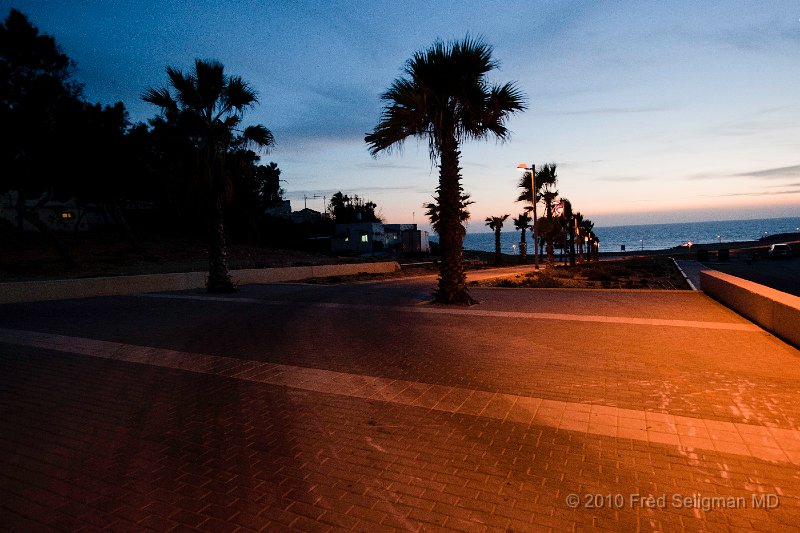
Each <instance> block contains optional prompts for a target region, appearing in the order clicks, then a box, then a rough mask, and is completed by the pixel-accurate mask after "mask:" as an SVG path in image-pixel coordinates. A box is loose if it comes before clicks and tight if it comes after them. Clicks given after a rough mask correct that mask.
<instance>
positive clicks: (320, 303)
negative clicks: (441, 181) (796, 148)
mask: <svg viewBox="0 0 800 533" xmlns="http://www.w3.org/2000/svg"><path fill="white" fill-rule="evenodd" d="M433 283H434V282H433V280H431V279H427V278H420V279H407V280H398V281H389V282H378V283H358V284H352V285H326V286H318V285H302V284H284V285H263V286H247V287H243V288H242V290H241V292H239V293H238V294H235V295H231V296H222V297H212V296H209V295H206V294H203V293H202V292H198V291H195V292H181V293H162V294H156V295H143V296H131V297H109V298H95V299H86V300H71V301H60V302H43V303H35V304H15V305H5V306H0V409H2V412H3V416H2V417H1V418H0V434H2V435H3V438H2V439H1V440H0V447H1V448H2V450H0V529H3V530H11V531H38V530H48V529H52V530H64V531H66V530H69V531H74V530H80V529H82V528H84V529H85V530H98V529H109V530H113V531H128V530H130V531H141V530H147V529H152V530H158V531H163V530H171V529H174V530H191V529H192V528H196V529H200V530H204V531H250V530H270V531H273V530H286V529H294V530H312V531H329V530H356V531H392V530H426V531H436V530H456V531H509V530H511V531H547V530H554V531H562V530H566V531H570V530H573V529H592V528H596V529H598V530H609V531H633V530H637V529H641V530H647V531H650V530H655V531H663V530H688V531H697V530H709V531H717V530H724V531H727V530H743V529H744V530H749V529H753V530H761V531H780V530H786V531H791V530H796V527H797V526H796V524H800V500H799V499H798V496H799V495H800V404H799V402H798V398H800V365H798V362H800V352H798V350H796V349H794V348H792V347H790V346H787V345H786V344H784V343H783V342H781V341H780V340H778V339H776V338H774V337H772V336H771V335H769V334H768V333H766V332H764V331H763V330H761V329H759V328H757V327H756V326H754V325H752V324H751V323H749V322H747V321H746V320H744V319H742V318H741V317H739V316H737V315H736V314H734V313H733V312H731V311H730V310H728V309H726V308H724V307H722V306H721V305H719V304H717V303H716V302H714V301H713V300H711V299H709V298H707V297H706V296H704V295H703V294H702V293H698V292H690V291H675V292H667V291H652V292H633V291H591V290H568V291H560V290H510V289H475V290H474V291H473V294H474V295H475V296H476V297H477V298H478V299H480V300H481V304H480V305H478V306H474V307H471V308H468V309H465V308H450V307H442V306H434V305H431V304H429V303H427V298H428V295H429V294H430V291H431V289H432V287H433Z"/></svg>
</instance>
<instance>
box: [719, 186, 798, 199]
mask: <svg viewBox="0 0 800 533" xmlns="http://www.w3.org/2000/svg"><path fill="white" fill-rule="evenodd" d="M787 194H800V187H798V188H795V189H786V190H783V191H758V192H734V193H728V194H716V195H709V196H710V197H712V198H727V197H730V196H785V195H787Z"/></svg>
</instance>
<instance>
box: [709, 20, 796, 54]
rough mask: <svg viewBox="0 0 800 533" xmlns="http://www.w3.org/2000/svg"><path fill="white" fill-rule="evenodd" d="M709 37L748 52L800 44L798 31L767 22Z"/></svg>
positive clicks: (717, 33)
mask: <svg viewBox="0 0 800 533" xmlns="http://www.w3.org/2000/svg"><path fill="white" fill-rule="evenodd" d="M710 37H711V39H712V40H714V41H717V42H722V43H724V44H727V45H729V46H732V47H734V48H737V49H739V50H742V51H748V52H759V51H769V50H772V49H774V48H775V47H777V46H778V45H781V44H784V43H788V44H800V32H798V31H797V29H796V28H794V27H790V26H788V25H786V24H783V25H779V24H767V25H758V26H751V27H748V28H736V29H730V30H726V31H721V32H716V33H713V34H711V35H710Z"/></svg>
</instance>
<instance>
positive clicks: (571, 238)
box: [561, 198, 575, 266]
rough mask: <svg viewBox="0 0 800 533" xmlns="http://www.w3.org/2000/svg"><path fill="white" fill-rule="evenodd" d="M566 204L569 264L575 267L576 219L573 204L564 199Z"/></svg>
mask: <svg viewBox="0 0 800 533" xmlns="http://www.w3.org/2000/svg"><path fill="white" fill-rule="evenodd" d="M561 202H562V203H563V204H564V230H565V231H566V233H567V246H568V247H569V264H570V266H575V218H574V216H573V212H572V202H570V201H569V200H568V199H566V198H562V199H561Z"/></svg>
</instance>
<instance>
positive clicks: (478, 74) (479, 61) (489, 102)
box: [365, 37, 525, 305]
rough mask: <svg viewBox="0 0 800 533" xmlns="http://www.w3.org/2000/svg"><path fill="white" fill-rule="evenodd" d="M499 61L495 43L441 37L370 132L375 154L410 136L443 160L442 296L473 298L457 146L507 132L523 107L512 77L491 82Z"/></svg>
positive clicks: (390, 94)
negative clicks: (467, 268) (466, 271)
mask: <svg viewBox="0 0 800 533" xmlns="http://www.w3.org/2000/svg"><path fill="white" fill-rule="evenodd" d="M497 66H498V63H497V61H495V60H494V59H492V48H491V47H490V46H489V45H487V44H485V43H483V42H482V41H481V40H479V39H478V40H475V39H471V38H469V37H467V38H465V39H464V40H462V41H458V42H450V43H445V42H443V41H436V42H435V43H434V44H433V46H431V47H430V48H428V49H427V50H424V51H421V52H417V53H416V54H414V56H413V57H412V58H411V59H410V60H409V61H408V62H407V63H406V65H405V68H404V76H403V77H400V78H398V79H396V80H395V81H394V82H393V83H392V85H391V87H390V88H389V89H388V90H387V91H386V92H385V93H384V94H383V95H382V96H381V98H382V99H383V100H384V102H385V107H384V110H383V114H382V116H381V119H380V121H379V123H378V125H377V126H376V127H375V129H374V130H373V132H372V133H370V134H369V135H367V136H366V138H365V141H366V142H367V144H368V145H369V150H370V153H372V155H377V154H378V153H380V152H383V151H390V150H391V149H393V148H397V147H399V146H401V145H402V144H403V142H404V141H405V140H406V139H407V138H409V137H422V138H425V139H427V140H428V148H429V152H430V157H431V160H432V161H435V162H438V164H439V185H438V187H437V188H436V197H435V200H436V203H437V206H438V208H437V210H436V211H435V215H436V221H435V222H434V221H433V220H432V223H433V224H434V229H435V230H436V232H437V233H438V234H439V238H440V244H441V250H442V261H441V270H440V275H439V287H438V289H437V291H436V299H437V300H438V301H440V302H443V303H448V304H467V305H468V304H472V303H474V300H473V299H472V298H471V297H470V295H469V292H468V291H467V285H466V276H465V274H464V259H463V252H462V242H463V238H464V234H465V232H466V230H465V228H464V226H463V224H462V222H463V209H464V204H463V195H464V192H463V190H462V188H461V183H460V182H461V174H460V171H461V169H460V167H459V157H460V152H459V146H460V144H461V143H463V142H464V141H467V140H472V139H485V138H487V137H490V136H494V137H496V138H498V139H500V140H504V139H507V138H508V137H509V131H508V129H507V128H506V126H505V123H506V120H507V119H508V117H509V116H510V115H511V114H512V113H515V112H517V111H520V110H522V109H524V107H525V106H524V103H523V97H522V95H521V93H520V92H519V90H518V89H517V88H516V87H515V86H514V84H512V83H506V84H504V85H490V84H489V82H488V80H487V74H488V73H489V72H491V71H492V70H494V69H495V68H497Z"/></svg>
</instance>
